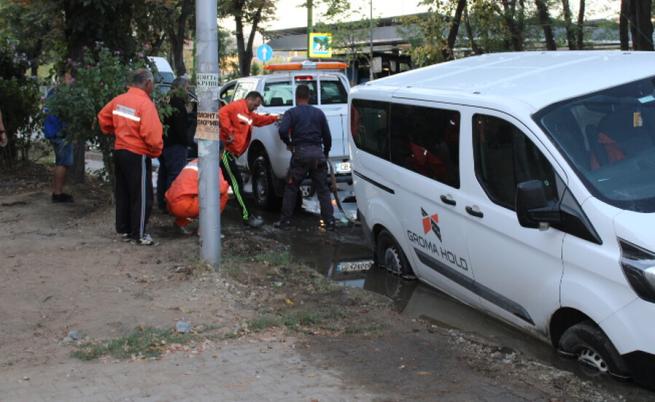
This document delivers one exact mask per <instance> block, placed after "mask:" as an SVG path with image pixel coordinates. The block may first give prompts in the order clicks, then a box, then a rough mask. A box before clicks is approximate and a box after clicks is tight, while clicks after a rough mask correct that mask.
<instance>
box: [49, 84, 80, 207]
mask: <svg viewBox="0 0 655 402" xmlns="http://www.w3.org/2000/svg"><path fill="white" fill-rule="evenodd" d="M63 81H64V82H63V83H64V85H70V84H72V82H73V77H72V75H71V74H70V73H69V72H67V73H66V74H64V78H63ZM46 113H47V111H46ZM43 126H44V127H43V132H44V134H45V137H46V138H47V139H48V140H49V141H50V143H51V144H52V148H53V149H54V151H55V174H54V177H53V179H52V202H55V203H59V202H73V196H72V195H70V194H66V193H64V183H66V173H67V172H68V168H70V167H71V166H73V143H72V141H71V139H70V138H66V136H64V130H63V127H64V126H63V123H62V121H61V120H60V119H59V117H57V116H55V115H52V114H46V117H45V122H44V125H43Z"/></svg>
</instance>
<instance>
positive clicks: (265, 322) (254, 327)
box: [248, 314, 280, 332]
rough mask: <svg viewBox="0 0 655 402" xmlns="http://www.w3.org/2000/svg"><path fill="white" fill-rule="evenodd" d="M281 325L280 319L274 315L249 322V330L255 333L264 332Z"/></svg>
mask: <svg viewBox="0 0 655 402" xmlns="http://www.w3.org/2000/svg"><path fill="white" fill-rule="evenodd" d="M279 325H280V318H279V317H277V316H274V315H270V314H267V315H263V316H261V317H257V318H255V319H254V320H250V321H248V329H250V330H251V331H254V332H259V331H263V330H265V329H268V328H272V327H277V326H279Z"/></svg>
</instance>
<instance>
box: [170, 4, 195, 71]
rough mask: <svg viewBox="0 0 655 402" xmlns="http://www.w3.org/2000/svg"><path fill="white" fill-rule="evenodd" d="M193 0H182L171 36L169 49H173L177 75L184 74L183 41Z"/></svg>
mask: <svg viewBox="0 0 655 402" xmlns="http://www.w3.org/2000/svg"><path fill="white" fill-rule="evenodd" d="M193 6H194V2H193V0H182V7H181V10H180V16H179V17H178V18H177V24H176V27H175V28H174V33H173V35H170V36H171V48H172V49H171V50H172V51H173V64H174V65H175V73H176V74H177V75H178V76H181V75H184V74H186V65H185V64H184V41H185V39H186V31H187V20H188V19H189V17H190V16H191V14H192V12H193Z"/></svg>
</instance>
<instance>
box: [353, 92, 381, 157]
mask: <svg viewBox="0 0 655 402" xmlns="http://www.w3.org/2000/svg"><path fill="white" fill-rule="evenodd" d="M350 131H351V133H352V136H353V139H354V140H355V145H357V148H359V149H361V150H362V151H366V152H368V153H370V154H373V155H375V156H379V157H380V158H383V159H387V160H388V159H389V104H388V103H386V102H377V101H365V100H359V99H353V102H352V110H351V116H350Z"/></svg>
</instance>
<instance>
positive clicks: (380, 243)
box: [375, 229, 414, 277]
mask: <svg viewBox="0 0 655 402" xmlns="http://www.w3.org/2000/svg"><path fill="white" fill-rule="evenodd" d="M375 262H376V263H377V264H378V265H379V266H381V267H382V268H385V269H386V270H387V271H390V272H392V273H394V274H396V275H400V276H403V277H413V276H414V272H413V271H412V268H411V267H410V266H409V263H408V262H407V257H406V256H405V253H403V250H402V249H401V248H400V246H399V245H398V242H396V239H394V237H393V236H392V235H391V233H389V232H388V231H387V230H386V229H382V231H380V233H379V234H378V237H377V240H376V242H375Z"/></svg>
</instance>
